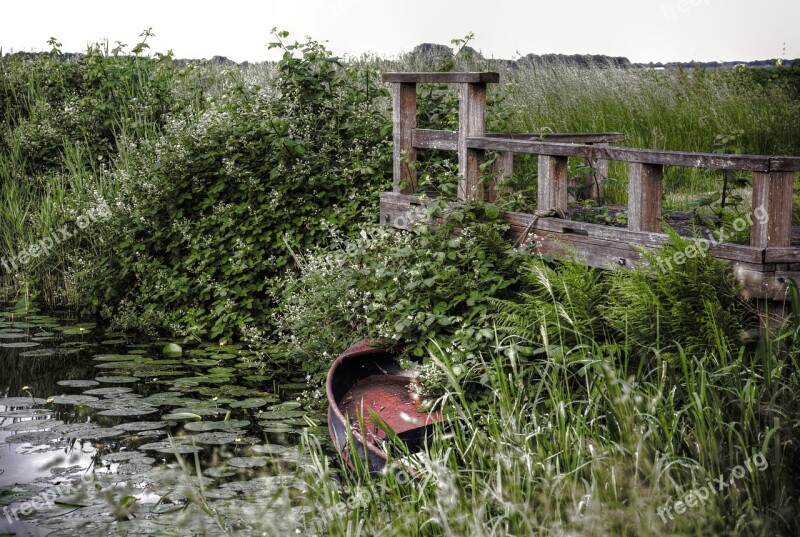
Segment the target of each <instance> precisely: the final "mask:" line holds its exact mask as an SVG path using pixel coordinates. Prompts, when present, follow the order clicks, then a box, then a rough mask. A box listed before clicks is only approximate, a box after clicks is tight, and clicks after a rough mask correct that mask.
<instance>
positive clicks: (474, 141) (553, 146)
mask: <svg viewBox="0 0 800 537" xmlns="http://www.w3.org/2000/svg"><path fill="white" fill-rule="evenodd" d="M467 146H468V147H472V148H475V149H484V150H492V151H511V152H513V153H528V154H533V155H552V156H559V157H595V156H596V152H597V149H596V148H593V147H592V146H590V145H583V144H568V143H556V142H540V141H536V140H505V139H502V138H492V137H487V136H482V137H473V138H469V139H468V140H467Z"/></svg>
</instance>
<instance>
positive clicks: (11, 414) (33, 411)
mask: <svg viewBox="0 0 800 537" xmlns="http://www.w3.org/2000/svg"><path fill="white" fill-rule="evenodd" d="M52 413H53V411H52V410H50V409H49V408H23V409H20V410H6V411H4V412H0V418H39V417H42V416H48V415H50V414H52Z"/></svg>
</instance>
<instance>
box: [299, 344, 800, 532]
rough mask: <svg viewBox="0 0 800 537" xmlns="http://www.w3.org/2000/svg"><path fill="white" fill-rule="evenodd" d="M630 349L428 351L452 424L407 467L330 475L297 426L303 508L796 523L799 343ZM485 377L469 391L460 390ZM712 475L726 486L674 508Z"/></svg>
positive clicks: (667, 526)
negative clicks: (640, 364)
mask: <svg viewBox="0 0 800 537" xmlns="http://www.w3.org/2000/svg"><path fill="white" fill-rule="evenodd" d="M630 348H631V347H629V346H626V345H622V346H619V347H615V348H610V347H607V346H604V345H598V344H584V345H580V346H577V347H574V348H571V349H562V348H560V347H558V346H551V347H546V349H547V350H546V352H545V353H544V354H541V355H539V357H538V359H537V360H535V361H533V362H528V363H525V362H524V361H522V360H520V359H519V356H517V355H516V354H515V351H514V346H513V345H511V344H509V342H508V341H503V340H498V341H497V342H496V347H495V349H494V350H493V351H491V352H488V353H487V354H486V355H485V356H484V358H483V359H481V360H480V361H478V362H477V363H476V365H475V366H474V369H473V370H472V371H469V372H468V374H467V375H464V374H463V373H462V372H460V371H458V370H457V369H456V368H454V367H452V364H451V363H450V362H449V358H448V354H447V353H446V352H443V351H441V350H438V351H436V350H435V351H434V352H433V353H432V355H431V356H430V359H431V361H432V362H433V363H434V364H435V365H436V367H438V368H439V369H440V370H441V372H442V373H443V374H444V376H445V377H446V378H447V379H448V389H447V391H446V393H445V394H444V395H443V396H442V402H443V404H444V405H445V408H446V409H447V411H448V412H449V414H450V419H451V424H450V426H449V427H448V428H447V429H446V430H442V431H440V432H439V433H438V436H437V439H436V441H434V442H433V443H432V444H431V445H429V447H428V448H427V449H426V451H425V452H424V453H423V454H422V455H421V456H419V457H415V458H414V459H412V461H413V464H414V467H415V469H416V470H415V471H416V473H417V476H418V477H417V479H416V480H415V481H412V482H408V481H407V480H404V479H400V477H402V474H400V473H398V471H397V470H398V467H395V468H394V469H390V470H388V471H387V472H385V473H384V474H382V475H379V476H369V475H368V474H367V473H366V472H363V471H362V472H361V473H360V474H359V473H356V474H351V473H345V474H344V476H343V484H342V486H341V487H340V486H338V485H336V483H337V480H334V479H333V476H334V475H335V471H334V470H333V469H332V468H331V466H330V465H329V463H328V462H327V460H326V459H325V458H324V456H322V455H321V451H320V447H319V446H318V445H317V444H316V443H315V442H314V441H313V439H307V440H306V441H307V449H308V450H310V452H311V453H312V454H314V455H315V456H314V457H313V460H314V461H315V463H314V465H312V467H311V468H310V469H308V470H307V472H308V474H307V475H308V480H309V485H311V484H312V483H313V486H310V487H309V494H310V495H311V509H312V515H311V516H312V520H313V521H315V523H322V524H324V525H325V527H326V528H327V530H328V531H329V532H330V534H331V535H371V536H372V535H387V536H389V535H398V536H399V535H447V536H450V535H453V536H455V535H471V536H472V535H487V536H488V535H538V534H562V535H631V536H633V535H678V534H680V535H691V534H696V535H701V534H702V535H771V536H773V535H794V534H796V532H797V531H798V508H797V494H798V492H800V491H799V490H798V486H797V481H796V479H797V476H798V469H799V468H798V465H797V463H796V462H795V461H794V460H793V459H792V454H793V453H795V451H796V447H795V442H796V441H797V438H796V434H797V433H796V430H794V429H793V427H794V425H792V420H794V421H796V415H797V414H796V412H797V403H796V401H795V398H794V397H793V396H792V395H791V394H792V391H793V390H797V389H798V388H800V386H798V385H797V382H798V377H797V374H796V368H797V365H798V363H797V360H796V355H795V354H794V353H790V354H776V353H772V352H769V350H768V349H767V348H763V349H762V350H761V351H759V353H756V354H755V355H750V354H749V353H746V352H744V351H743V350H740V349H738V348H736V347H731V346H722V347H720V348H718V349H710V350H709V351H708V352H707V353H704V354H702V355H694V356H690V355H687V354H686V353H684V352H679V353H678V356H679V359H678V360H674V361H673V360H669V359H666V357H664V356H661V355H660V354H659V353H658V350H656V351H655V353H654V355H653V357H652V360H651V361H650V362H649V363H648V367H646V368H641V369H640V370H639V371H638V373H636V374H635V375H631V374H630V371H629V370H628V369H627V368H626V367H625V364H626V363H627V362H628V361H629V359H630V358H631V357H630V356H628V353H629V352H630ZM754 357H757V359H755V360H754V359H753V358H754ZM481 377H483V378H487V379H489V380H487V381H484V382H485V383H486V385H487V386H488V388H489V394H490V395H489V397H488V399H487V400H486V401H485V404H482V405H479V404H475V403H474V402H470V400H469V398H468V397H466V396H465V394H466V393H469V391H470V390H472V389H474V388H473V387H471V386H470V383H471V382H472V381H471V380H467V379H475V378H481ZM790 415H791V416H795V417H794V418H790V419H789V420H787V417H788V416H790ZM752 460H757V461H765V462H761V464H760V465H759V466H758V467H756V466H753V465H752V464H750V463H749V461H752ZM405 464H412V462H409V461H407V462H406V463H405ZM737 466H741V467H742V468H744V467H745V466H747V467H748V468H750V470H749V471H747V472H745V475H743V476H742V475H740V470H739V469H738V468H737ZM399 468H406V469H407V466H400V467H399ZM718 478H721V479H722V480H725V481H726V483H731V482H732V484H730V485H729V486H728V487H726V488H724V489H722V490H721V491H718V492H715V493H709V494H708V497H707V499H705V500H704V501H702V502H699V501H698V502H694V505H693V506H692V507H691V508H688V509H683V510H682V512H680V513H677V512H676V511H675V510H674V506H675V502H677V501H679V500H682V499H684V498H685V497H686V495H687V493H689V492H691V491H693V490H698V489H699V487H705V486H707V484H708V483H709V482H714V480H715V479H718ZM667 505H668V506H670V509H669V510H667V509H665V506H667Z"/></svg>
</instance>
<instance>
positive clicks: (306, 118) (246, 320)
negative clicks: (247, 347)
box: [82, 33, 391, 338]
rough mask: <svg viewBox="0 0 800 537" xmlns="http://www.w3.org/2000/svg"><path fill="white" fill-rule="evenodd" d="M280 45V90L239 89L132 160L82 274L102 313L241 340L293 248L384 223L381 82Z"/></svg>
mask: <svg viewBox="0 0 800 537" xmlns="http://www.w3.org/2000/svg"><path fill="white" fill-rule="evenodd" d="M277 35H278V38H279V40H280V39H283V38H285V37H286V34H285V33H280V34H277ZM274 46H278V47H281V48H282V49H283V51H284V55H283V58H282V60H281V61H280V62H279V64H278V66H277V73H276V75H275V79H274V85H273V86H272V87H271V88H268V89H266V90H262V89H260V88H258V87H252V86H251V87H245V86H243V85H236V86H233V87H232V88H231V89H230V91H229V92H228V93H227V94H226V95H223V96H222V97H220V98H219V99H216V100H214V101H213V102H212V103H211V104H210V105H208V109H207V110H205V111H201V112H199V113H197V114H196V115H194V116H189V117H188V118H187V117H186V115H185V114H184V115H181V116H176V117H173V118H172V119H171V120H170V121H169V122H168V123H167V125H166V126H165V128H164V132H163V134H162V135H161V136H160V137H159V138H156V139H149V140H143V141H141V142H140V143H138V144H136V145H135V146H131V147H130V148H129V149H128V150H127V151H126V152H125V153H124V154H122V155H121V156H120V159H119V161H118V162H117V170H116V179H117V180H118V182H119V186H120V195H119V199H117V200H115V203H114V204H113V206H114V209H113V213H114V214H113V217H112V219H111V220H110V221H109V222H108V226H107V229H106V230H105V233H107V237H109V240H108V241H107V242H106V243H105V248H104V249H103V250H102V253H101V255H98V256H96V257H95V258H94V259H91V260H90V262H89V263H88V265H87V267H85V273H84V277H83V278H82V281H83V282H84V285H85V287H84V288H85V292H86V295H87V296H90V297H91V298H92V306H93V308H94V309H95V310H101V311H103V313H104V314H106V315H107V316H112V317H113V316H114V315H115V313H116V312H117V311H122V310H120V305H124V310H125V312H127V314H126V315H125V316H124V317H125V318H126V319H136V318H147V319H151V320H154V322H156V324H160V325H161V326H160V327H163V328H169V329H171V330H172V331H173V332H175V333H178V334H183V335H190V334H191V335H195V336H198V337H204V336H208V337H212V338H218V337H231V336H234V335H241V333H242V331H243V330H244V329H245V327H246V326H248V325H251V324H254V323H256V322H258V323H260V322H261V321H262V320H263V319H265V318H268V316H269V312H270V310H271V307H272V304H271V303H270V300H269V297H268V296H267V293H266V289H267V287H268V285H269V281H270V278H273V277H275V276H277V275H280V274H282V273H283V272H284V271H286V270H287V269H290V268H292V267H293V259H292V255H291V249H292V248H295V249H298V250H305V249H307V248H310V247H312V246H314V245H317V244H323V243H325V242H326V241H327V240H328V236H329V235H328V230H329V229H331V228H333V229H339V230H341V231H342V232H343V233H344V234H345V235H347V234H350V233H352V232H353V230H354V229H356V223H358V222H360V221H362V220H363V219H369V218H373V217H374V216H375V214H376V207H377V202H378V193H379V192H380V191H382V190H386V189H387V188H388V184H387V178H388V177H389V176H390V170H391V161H390V158H391V151H389V147H388V144H389V139H390V132H391V124H390V123H389V119H388V115H387V114H386V113H385V111H386V106H385V105H386V102H385V101H386V93H385V91H384V90H383V89H382V88H381V87H380V86H379V85H378V84H377V81H378V75H377V73H375V72H374V71H372V70H370V69H369V68H367V67H359V68H347V67H345V66H343V65H342V64H341V63H340V62H339V61H338V59H336V58H334V57H332V56H331V54H330V52H328V51H327V50H325V48H324V47H323V46H322V45H320V44H319V43H316V42H314V41H309V42H308V43H305V44H302V45H301V44H297V43H295V44H292V45H284V44H282V43H280V42H278V43H275V44H274ZM298 52H300V54H299V55H296V54H297V53H298ZM132 313H133V315H132ZM135 313H138V316H137V315H135ZM120 320H122V318H121V317H120ZM128 324H129V326H130V323H128Z"/></svg>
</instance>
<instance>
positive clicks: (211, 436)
mask: <svg viewBox="0 0 800 537" xmlns="http://www.w3.org/2000/svg"><path fill="white" fill-rule="evenodd" d="M192 436H193V438H194V441H195V442H197V443H198V444H209V445H214V446H225V445H229V444H236V443H237V440H238V441H239V442H241V439H242V436H243V435H242V434H238V433H226V432H221V431H211V432H207V433H198V434H195V435H192Z"/></svg>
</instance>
